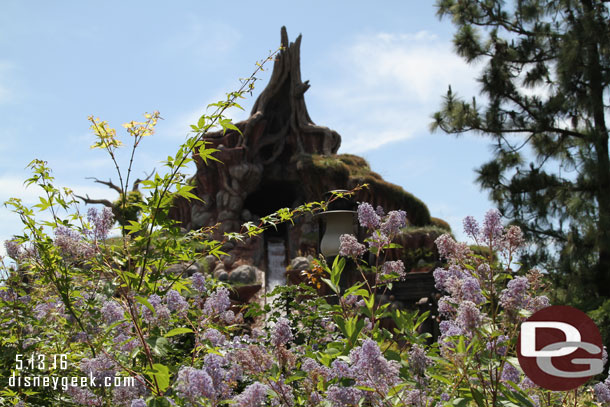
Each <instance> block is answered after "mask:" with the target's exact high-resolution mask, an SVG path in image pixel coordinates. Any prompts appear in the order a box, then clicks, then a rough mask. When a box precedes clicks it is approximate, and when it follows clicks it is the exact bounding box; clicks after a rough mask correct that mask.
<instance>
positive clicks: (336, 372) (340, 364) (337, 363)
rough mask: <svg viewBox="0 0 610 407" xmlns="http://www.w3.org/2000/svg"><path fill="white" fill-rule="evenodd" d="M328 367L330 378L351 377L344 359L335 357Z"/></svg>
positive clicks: (350, 371)
mask: <svg viewBox="0 0 610 407" xmlns="http://www.w3.org/2000/svg"><path fill="white" fill-rule="evenodd" d="M330 367H331V371H330V377H332V378H337V379H345V378H350V377H352V370H351V368H350V367H349V365H348V364H347V362H345V361H344V360H341V359H335V360H333V363H331V365H330Z"/></svg>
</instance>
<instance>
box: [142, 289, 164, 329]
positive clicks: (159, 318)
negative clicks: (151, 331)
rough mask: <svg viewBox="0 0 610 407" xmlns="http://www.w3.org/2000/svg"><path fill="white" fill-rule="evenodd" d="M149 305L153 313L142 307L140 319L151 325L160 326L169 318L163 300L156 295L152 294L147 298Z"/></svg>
mask: <svg viewBox="0 0 610 407" xmlns="http://www.w3.org/2000/svg"><path fill="white" fill-rule="evenodd" d="M148 302H149V304H150V305H151V306H152V307H153V309H154V310H155V312H154V313H153V312H151V310H150V309H149V308H148V307H146V306H144V305H142V318H143V319H144V320H145V321H146V322H148V323H151V324H160V323H163V322H165V321H167V320H169V318H170V311H169V308H167V306H166V305H165V304H163V299H161V297H159V296H158V295H157V294H152V295H151V296H150V297H148Z"/></svg>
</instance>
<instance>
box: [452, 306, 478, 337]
mask: <svg viewBox="0 0 610 407" xmlns="http://www.w3.org/2000/svg"><path fill="white" fill-rule="evenodd" d="M455 321H456V323H457V324H458V326H459V327H460V328H462V329H463V330H464V331H466V332H472V331H473V330H474V329H475V328H477V327H478V326H479V325H480V323H481V312H480V311H479V309H478V308H477V306H476V304H475V303H473V302H472V301H462V302H461V303H460V305H459V306H458V310H457V317H456V319H455Z"/></svg>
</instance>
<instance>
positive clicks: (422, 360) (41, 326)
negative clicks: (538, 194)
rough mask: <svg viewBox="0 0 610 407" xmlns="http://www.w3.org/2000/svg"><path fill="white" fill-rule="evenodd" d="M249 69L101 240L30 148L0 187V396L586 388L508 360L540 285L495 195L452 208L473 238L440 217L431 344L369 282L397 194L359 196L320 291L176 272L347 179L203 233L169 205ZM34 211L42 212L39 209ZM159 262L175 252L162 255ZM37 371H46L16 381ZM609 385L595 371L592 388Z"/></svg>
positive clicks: (135, 126) (466, 398)
mask: <svg viewBox="0 0 610 407" xmlns="http://www.w3.org/2000/svg"><path fill="white" fill-rule="evenodd" d="M270 58H271V57H270ZM262 65H263V63H261V64H260V66H262ZM253 78H254V75H253V76H251V77H250V79H249V81H246V82H245V83H244V86H243V87H242V89H241V90H240V91H238V92H234V93H231V94H229V95H228V99H227V101H225V102H219V103H218V104H215V105H214V106H216V107H217V108H218V110H217V112H216V113H214V114H212V115H210V116H207V115H204V116H202V118H201V120H199V122H198V124H197V125H195V126H193V130H194V132H195V134H194V135H193V136H192V137H190V138H189V139H188V140H187V141H186V143H185V144H184V145H182V146H181V147H180V148H179V149H178V151H177V152H176V154H175V155H174V156H173V157H172V156H170V157H168V159H167V161H166V162H165V165H166V167H167V172H166V173H156V174H154V176H153V177H152V178H151V179H150V180H146V181H142V183H141V187H142V188H143V190H144V191H145V193H144V194H143V195H142V198H141V200H137V201H134V202H133V203H132V204H131V205H134V206H137V207H138V208H139V210H138V213H139V216H135V217H132V218H131V219H129V222H128V223H124V224H122V225H121V238H120V239H114V240H113V241H112V242H111V243H110V242H109V240H108V238H107V236H108V233H109V231H110V228H111V226H112V223H113V219H112V216H111V213H109V211H108V210H105V211H102V212H98V211H96V210H94V209H92V210H90V211H89V212H88V213H87V215H84V214H82V213H80V212H79V209H78V205H77V201H76V199H75V197H74V195H73V194H72V192H71V191H70V190H66V189H59V188H57V187H55V186H54V184H53V181H54V180H53V177H52V175H51V171H50V169H49V168H48V167H47V165H46V163H45V162H43V161H40V160H34V161H32V163H31V164H30V168H31V169H32V171H33V175H32V177H31V178H30V179H29V180H28V181H27V183H28V184H35V185H38V186H39V187H41V189H42V191H43V195H42V196H41V198H40V203H39V204H37V205H35V206H34V208H28V207H26V206H25V205H23V203H22V202H21V201H19V200H18V199H11V200H10V201H8V202H7V204H8V205H10V206H12V207H13V208H14V211H15V212H16V213H17V214H18V215H19V216H20V217H21V219H22V221H23V224H24V231H23V234H22V235H20V236H16V237H15V238H14V239H13V240H11V241H9V242H7V243H6V248H7V253H8V255H9V256H10V257H11V258H12V259H13V261H14V262H15V264H16V265H15V266H14V267H13V266H10V265H3V270H4V272H5V273H7V275H8V277H7V279H6V280H5V282H4V285H3V286H2V287H1V290H0V326H1V327H2V333H3V335H2V337H1V338H0V350H1V352H0V355H1V356H0V358H1V359H0V360H1V367H0V369H1V374H0V381H1V382H0V388H3V389H4V390H2V391H1V392H0V405H21V406H23V405H30V406H74V405H88V406H130V407H142V406H171V405H177V406H220V405H236V406H262V405H273V406H276V405H281V406H290V407H292V406H317V405H324V406H336V407H338V406H357V405H358V406H388V407H389V406H432V405H438V406H449V405H458V406H466V405H477V406H479V407H480V406H496V405H502V406H534V405H545V406H556V405H557V406H559V405H562V404H563V403H565V402H568V401H569V402H570V403H572V404H573V405H578V403H580V405H587V403H588V405H592V404H591V399H592V393H591V390H588V392H586V393H584V394H583V392H581V393H577V392H574V393H556V392H548V391H544V390H542V389H538V388H536V387H535V386H534V385H533V384H532V383H531V382H530V381H529V380H528V379H527V378H525V377H524V376H523V374H522V373H521V372H520V370H519V367H518V364H517V363H516V360H515V358H514V354H515V343H516V340H517V332H518V324H519V322H520V321H522V320H523V319H524V318H525V317H526V316H527V315H528V314H529V313H531V312H533V311H535V310H537V309H540V308H542V307H544V306H546V305H548V300H547V299H546V297H544V296H541V295H539V291H540V289H541V288H542V285H541V279H542V276H541V275H540V273H538V272H537V271H536V270H530V271H528V272H527V273H523V275H517V274H515V273H514V272H513V271H512V267H513V265H514V261H515V258H516V255H517V251H518V248H519V247H520V245H522V243H523V241H522V238H521V232H520V230H519V229H518V228H516V227H511V228H509V229H504V228H503V227H502V225H501V224H500V217H499V214H498V213H497V212H496V211H492V212H489V213H488V214H487V215H486V218H485V222H484V224H483V226H482V227H479V226H478V224H477V223H476V222H475V221H474V220H473V219H471V218H468V219H467V220H466V222H465V225H466V232H467V233H468V234H469V235H470V236H471V237H472V238H473V239H474V240H475V243H476V244H477V245H479V246H482V247H485V248H486V250H485V251H480V252H479V253H480V254H477V253H475V252H473V251H472V250H471V249H470V248H469V246H468V245H466V244H463V243H457V242H455V241H454V240H453V239H452V238H451V237H450V236H449V235H447V234H445V235H442V236H440V237H439V238H438V239H437V241H436V242H437V246H438V249H439V252H440V254H441V255H442V256H443V257H444V258H445V259H446V261H447V267H445V268H439V269H437V270H436V271H435V272H434V276H435V278H436V284H437V288H438V289H439V290H442V291H443V292H444V293H445V294H446V295H445V296H444V297H442V298H441V299H440V300H439V304H438V311H439V316H440V320H441V321H440V331H441V336H440V338H439V339H438V342H436V343H433V344H430V334H429V333H426V332H423V331H422V330H421V326H422V323H423V322H424V321H425V320H426V319H427V318H430V317H431V315H430V314H429V313H428V312H426V313H423V314H418V313H417V312H409V311H405V310H400V309H393V308H392V307H390V306H389V304H388V303H383V302H381V301H380V300H379V299H380V298H381V297H383V294H384V293H385V291H386V290H387V289H390V288H391V286H392V284H393V282H394V281H397V280H400V279H402V278H404V275H405V274H404V264H403V263H402V262H401V261H400V260H398V261H389V260H387V261H386V258H385V256H386V254H387V253H388V251H389V250H396V249H400V248H399V247H397V245H396V244H395V243H392V240H393V237H394V236H396V235H397V234H398V233H399V232H400V230H401V228H403V227H404V226H405V224H406V214H405V213H404V212H403V211H391V212H389V213H388V214H387V215H384V214H382V213H381V212H379V213H378V212H376V211H375V210H374V209H373V207H372V206H371V205H369V204H367V203H362V204H360V206H359V208H358V217H359V222H360V224H361V226H362V227H363V228H365V229H366V230H367V232H368V236H367V238H366V239H365V241H364V242H359V241H358V240H357V239H356V238H355V237H354V236H350V235H343V236H341V248H340V256H337V257H336V258H335V259H334V260H333V261H332V264H327V263H326V261H325V259H323V258H320V259H319V260H317V263H316V265H315V267H316V268H318V269H321V270H323V271H324V273H321V274H320V275H324V276H326V277H320V278H321V280H322V281H323V282H324V283H325V284H326V285H327V286H328V287H329V290H330V292H331V294H330V295H328V296H324V297H321V296H318V295H316V292H315V291H314V290H313V289H312V288H310V287H307V286H305V285H300V286H292V287H278V288H277V289H276V290H275V291H274V292H273V293H272V297H271V298H274V301H273V304H271V305H267V306H265V307H261V306H259V305H257V304H252V305H251V306H249V307H245V308H243V309H242V308H239V307H237V306H236V305H235V304H232V303H231V300H230V298H229V294H230V292H229V287H226V286H224V285H223V284H221V283H219V282H218V281H215V280H214V279H213V278H212V277H211V276H209V275H206V274H203V273H201V272H196V273H194V274H192V275H190V276H189V275H187V274H186V273H187V270H189V267H188V266H189V265H191V264H195V263H196V262H198V261H199V260H200V259H201V258H202V257H203V256H205V255H209V254H212V255H214V256H221V255H223V254H225V253H224V252H223V245H224V244H225V243H226V242H228V241H230V240H232V241H240V240H243V239H246V238H249V237H255V236H258V235H260V234H261V233H262V232H263V231H264V229H265V228H267V227H273V226H274V225H276V224H277V223H279V222H287V221H290V220H292V219H293V218H295V217H296V216H299V215H301V214H303V213H310V212H317V211H321V210H324V209H325V208H326V206H327V204H328V203H329V202H330V201H332V200H334V199H337V198H339V197H341V196H342V195H344V194H345V193H339V194H336V195H334V196H333V197H331V198H330V201H329V202H314V203H308V204H305V205H302V206H300V207H298V208H295V209H282V210H280V211H278V212H277V213H275V214H272V215H269V216H267V217H263V218H262V219H261V223H260V224H258V225H255V224H252V223H247V224H244V225H243V227H242V230H241V231H240V232H238V233H226V234H224V236H223V240H220V241H219V240H214V239H212V236H213V235H214V232H215V230H214V228H205V229H201V230H195V231H190V232H188V233H182V232H181V231H180V229H179V225H178V224H176V223H175V222H173V221H172V220H171V219H170V218H169V217H168V216H167V213H168V210H169V208H170V207H171V205H172V202H173V200H174V199H175V198H177V197H183V198H187V199H198V198H197V197H196V196H195V195H193V194H192V193H191V192H190V191H191V190H192V188H193V186H192V185H190V184H189V183H188V181H186V177H185V176H184V175H183V174H181V170H182V169H184V166H185V165H186V164H187V163H188V162H190V161H191V160H192V158H191V156H192V154H198V155H199V156H200V157H201V158H202V159H203V160H204V161H207V160H214V159H215V158H214V152H215V151H214V150H213V149H208V148H207V147H206V143H205V141H204V139H203V137H202V136H203V135H204V134H205V133H206V132H207V131H208V130H209V129H210V128H211V127H212V126H214V125H220V126H221V127H222V128H224V129H229V128H230V129H235V128H234V125H233V124H232V123H230V121H228V120H227V119H225V118H224V117H223V116H222V113H223V112H224V110H225V109H227V108H228V107H231V106H236V103H235V100H236V99H237V98H238V97H241V95H242V93H243V92H245V91H249V90H250V89H251V87H250V84H251V82H252V81H253ZM158 117H159V115H158V113H153V114H147V115H146V116H145V118H146V121H145V122H142V123H135V122H132V123H131V124H130V126H129V127H128V131H129V134H130V136H131V137H132V141H133V147H132V154H133V152H134V151H135V149H136V147H137V146H138V144H139V142H140V140H141V139H142V138H143V137H145V136H147V135H150V134H152V132H153V130H154V125H155V124H156V121H157V119H158ZM91 121H92V124H93V126H92V128H93V130H94V133H95V135H96V137H97V141H96V144H95V145H94V146H95V147H98V148H101V149H103V150H105V151H107V152H108V153H109V155H110V157H111V159H112V160H113V161H114V162H115V163H116V159H115V152H116V149H117V148H119V146H120V144H121V143H120V141H119V140H118V138H117V137H116V132H115V131H114V130H113V129H111V128H110V127H109V126H108V124H107V123H105V122H102V121H100V120H98V119H93V118H92V119H91ZM117 169H119V166H118V165H117ZM129 173H130V169H128V171H127V175H126V178H125V182H123V177H122V175H123V174H121V173H120V172H119V174H118V176H119V179H120V180H121V188H122V189H123V191H125V188H126V187H125V186H126V185H129ZM353 192H354V191H351V192H348V193H347V194H350V193H353ZM36 212H46V213H48V214H50V216H49V217H48V218H45V217H42V219H43V220H40V219H39V218H38V217H37V213H36ZM485 253H487V255H485ZM365 254H368V255H367V256H365ZM365 258H366V259H373V261H368V262H367V261H365ZM172 265H180V266H183V270H182V271H181V272H180V271H178V272H176V268H175V267H173V268H172V270H174V271H173V272H167V270H168V268H169V266H172ZM348 272H349V273H355V274H357V275H359V276H360V279H359V281H357V282H356V283H355V284H353V285H351V286H345V284H342V281H343V280H342V278H341V277H342V275H344V274H347V273H348ZM36 376H38V377H50V378H55V379H57V380H56V381H55V384H53V383H51V384H50V385H47V386H43V385H34V386H27V385H25V383H23V382H22V383H21V384H19V385H14V384H11V380H16V378H17V377H21V378H22V379H23V380H25V379H24V378H26V377H27V378H34V377H36ZM70 378H83V380H84V381H86V382H87V385H84V386H82V385H81V382H80V381H79V382H78V383H74V382H72V381H71V379H70ZM117 378H122V381H123V382H122V383H121V384H122V385H121V384H116V383H115V381H116V380H118V379H117ZM64 379H65V380H64ZM108 380H109V382H108ZM125 384H127V385H125ZM604 386H606V385H604V384H601V385H598V387H597V388H596V389H597V390H598V395H600V399H601V397H603V396H604V393H603V392H604V389H606V387H604ZM609 392H610V390H609Z"/></svg>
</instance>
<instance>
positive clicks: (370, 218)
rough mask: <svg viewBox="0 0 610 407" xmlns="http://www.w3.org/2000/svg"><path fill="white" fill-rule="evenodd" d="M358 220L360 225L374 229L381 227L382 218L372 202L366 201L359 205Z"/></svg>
mask: <svg viewBox="0 0 610 407" xmlns="http://www.w3.org/2000/svg"><path fill="white" fill-rule="evenodd" d="M358 221H359V222H360V226H362V227H364V228H367V229H369V230H374V229H377V228H378V227H379V224H380V222H381V218H380V217H379V215H378V214H377V212H376V211H375V209H373V207H372V206H371V204H369V203H366V202H364V203H361V204H360V205H358Z"/></svg>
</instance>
